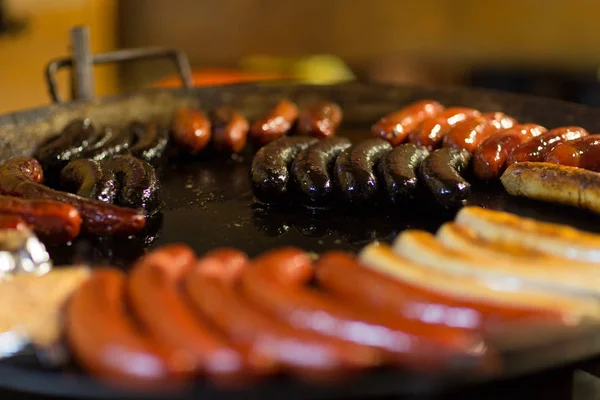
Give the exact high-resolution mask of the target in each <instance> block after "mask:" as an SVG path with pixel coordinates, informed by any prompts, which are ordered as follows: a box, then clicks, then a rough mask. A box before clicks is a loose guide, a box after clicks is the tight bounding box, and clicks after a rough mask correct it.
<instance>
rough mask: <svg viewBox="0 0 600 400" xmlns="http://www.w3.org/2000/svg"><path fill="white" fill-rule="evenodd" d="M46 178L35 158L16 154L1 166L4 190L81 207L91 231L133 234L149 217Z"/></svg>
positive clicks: (0, 180) (84, 222) (86, 227)
mask: <svg viewBox="0 0 600 400" xmlns="http://www.w3.org/2000/svg"><path fill="white" fill-rule="evenodd" d="M43 179H44V174H43V172H42V167H41V165H40V164H39V163H38V162H37V161H36V160H35V159H33V158H31V157H14V158H12V159H10V160H8V161H7V162H5V163H4V164H3V165H2V166H1V167H0V193H1V194H6V195H10V196H16V197H23V198H27V199H43V200H55V201H59V202H63V203H67V204H70V205H72V206H73V207H75V208H76V209H77V210H78V211H79V214H80V215H81V219H82V228H83V229H84V230H85V231H86V232H88V233H91V234H96V235H101V236H103V235H117V234H123V235H131V234H135V233H137V232H139V231H140V230H142V229H143V228H144V225H145V223H146V217H145V216H144V215H143V214H142V213H140V212H139V211H137V210H132V209H129V208H124V207H117V206H114V205H112V204H106V203H103V202H101V201H98V200H92V199H86V198H84V197H80V196H76V195H73V194H70V193H66V192H60V191H58V190H53V189H50V188H49V187H47V186H44V185H42V184H41V182H42V181H43Z"/></svg>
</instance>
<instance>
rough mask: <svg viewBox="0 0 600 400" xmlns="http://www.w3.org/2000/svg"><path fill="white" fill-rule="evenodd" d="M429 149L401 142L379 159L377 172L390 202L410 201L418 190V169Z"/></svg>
mask: <svg viewBox="0 0 600 400" xmlns="http://www.w3.org/2000/svg"><path fill="white" fill-rule="evenodd" d="M428 155H429V151H427V149H426V148H425V147H423V146H417V145H416V144H410V143H406V144H401V145H400V146H398V147H396V148H394V149H393V150H392V151H390V152H389V153H387V154H386V155H385V156H383V157H382V158H381V160H379V163H378V164H377V172H378V175H379V179H380V180H381V182H383V184H384V185H385V186H384V190H385V194H386V197H387V199H388V200H389V201H390V202H391V203H392V204H402V203H406V202H408V201H412V200H414V199H415V198H416V197H417V193H418V191H419V182H418V181H419V179H418V177H417V173H418V169H419V166H420V165H421V163H422V162H423V160H424V159H425V157H427V156H428Z"/></svg>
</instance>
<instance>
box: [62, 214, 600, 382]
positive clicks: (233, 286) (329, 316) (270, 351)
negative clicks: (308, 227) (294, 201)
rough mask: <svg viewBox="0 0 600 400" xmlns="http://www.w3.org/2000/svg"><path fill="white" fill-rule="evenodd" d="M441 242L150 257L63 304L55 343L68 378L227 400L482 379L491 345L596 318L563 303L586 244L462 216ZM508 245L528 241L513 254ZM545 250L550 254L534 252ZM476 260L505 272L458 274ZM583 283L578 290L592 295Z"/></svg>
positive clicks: (100, 273)
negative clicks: (462, 371)
mask: <svg viewBox="0 0 600 400" xmlns="http://www.w3.org/2000/svg"><path fill="white" fill-rule="evenodd" d="M472 226H473V227H474V229H475V231H472V230H471V229H473V228H472ZM450 228H452V232H459V233H458V234H456V233H455V234H454V235H449V234H445V235H443V237H442V236H441V235H440V234H438V235H437V237H433V236H431V235H429V236H427V235H425V236H424V233H421V232H419V231H407V232H408V233H407V234H406V235H404V236H402V235H401V236H400V238H399V239H398V240H397V242H396V244H395V245H394V249H393V250H392V249H391V248H389V247H388V246H386V245H369V246H367V247H366V248H364V249H363V250H362V251H361V253H360V254H359V256H358V258H356V257H354V256H353V255H351V254H348V253H344V252H329V253H325V254H323V255H321V256H320V257H319V258H318V259H317V260H316V261H313V259H312V258H311V257H310V256H309V255H308V254H307V253H305V252H303V251H302V250H299V249H296V248H281V249H276V250H271V251H268V252H266V253H263V254H261V255H259V256H257V257H256V258H254V259H249V258H248V256H247V255H246V254H244V253H243V252H240V251H238V250H234V249H228V248H227V249H226V248H223V249H216V250H213V251H211V252H209V253H207V254H205V255H203V256H202V257H200V258H199V259H198V258H197V256H196V254H194V252H193V251H192V250H191V249H190V248H188V247H187V246H184V245H177V244H173V245H168V246H164V247H161V248H158V249H156V250H154V251H152V252H151V253H149V254H147V255H145V256H144V257H143V258H141V259H140V260H139V261H138V262H137V263H136V264H135V265H134V267H133V268H132V270H131V272H130V273H129V274H127V275H126V274H124V273H123V272H121V271H119V270H117V269H113V268H96V269H94V272H93V274H92V276H91V278H89V279H88V280H87V281H86V282H85V283H83V284H82V285H81V286H80V287H79V288H78V289H77V290H76V291H75V292H74V294H73V295H72V297H71V299H70V301H69V302H68V304H67V307H66V319H65V320H66V325H65V333H66V339H67V342H68V345H69V347H70V349H71V352H72V354H73V356H74V358H75V360H76V361H77V362H78V364H79V365H80V366H81V367H83V368H84V369H85V370H87V371H89V372H90V373H91V374H92V375H94V376H95V377H98V378H101V379H104V380H106V381H107V382H110V383H114V384H118V385H138V386H147V385H156V386H161V387H164V386H165V385H168V384H171V383H173V384H177V383H182V382H185V381H187V380H188V378H192V377H196V376H203V377H206V378H208V379H210V380H211V381H212V382H214V383H216V384H220V385H225V386H235V385H239V384H240V383H242V382H249V381H253V380H256V379H259V378H264V377H268V376H273V375H275V374H280V373H289V374H292V375H294V376H297V377H300V378H302V379H309V380H321V381H322V380H330V379H336V378H339V377H347V376H351V375H352V374H355V373H357V372H359V371H364V370H367V369H371V368H374V367H378V366H383V365H388V366H398V367H403V368H408V369H411V370H413V371H421V372H441V371H446V372H448V371H450V370H452V371H453V372H457V371H456V369H457V368H467V369H469V370H470V371H471V372H472V373H486V372H492V371H496V370H497V368H498V367H500V364H499V363H500V358H499V357H498V356H499V354H498V351H500V350H504V349H500V348H493V347H494V346H490V345H489V343H491V342H493V343H500V342H497V341H495V339H496V338H499V337H502V335H505V334H510V333H511V332H514V329H516V328H517V327H519V328H521V327H522V328H527V327H529V329H534V327H538V328H539V327H542V328H541V329H547V328H549V327H551V328H553V329H559V328H568V327H569V326H571V327H572V326H574V325H576V324H577V323H578V322H582V321H583V320H584V319H587V318H592V319H594V320H595V319H597V318H598V316H599V315H600V305H599V303H598V302H597V301H595V300H587V299H586V298H577V297H571V296H570V295H568V294H567V293H568V292H567V291H566V290H565V289H564V288H565V287H569V288H570V289H571V290H573V289H574V288H575V286H576V285H579V286H577V287H581V285H585V284H584V283H583V282H585V280H586V278H587V279H589V278H590V277H592V278H593V275H592V274H591V272H592V269H591V267H590V266H589V264H590V263H593V262H595V263H597V262H598V261H600V260H598V259H597V257H596V259H594V260H589V259H585V257H584V253H585V250H581V251H579V252H573V251H570V250H569V249H570V247H571V245H572V243H575V244H577V243H579V246H580V248H582V247H585V246H587V247H588V249H587V250H588V253H589V248H590V247H594V246H598V245H599V244H600V239H599V238H598V236H595V235H590V234H586V233H583V232H579V231H574V230H572V229H571V228H567V227H563V226H556V225H545V224H540V223H537V222H534V221H531V220H524V219H520V218H518V217H516V216H514V215H510V214H505V213H501V212H494V211H490V210H484V209H479V208H472V207H468V208H464V209H463V211H461V213H460V214H459V216H458V217H457V219H456V221H455V223H453V224H451V225H450ZM448 229H449V228H448ZM448 229H446V231H448ZM506 231H513V232H512V233H513V236H515V237H507V240H508V241H509V242H510V243H508V245H509V246H508V247H507V244H506V243H505V244H504V247H502V246H498V245H496V244H495V243H496V242H502V239H501V238H502V237H504V236H503V235H504V233H506ZM523 236H526V237H532V239H530V240H528V241H525V242H523V243H521V242H520V238H521V237H523ZM535 236H537V237H538V240H533V237H535ZM540 236H541V239H539V237H540ZM581 238H584V239H586V240H585V241H584V242H585V245H583V246H582V245H581V242H582V240H581ZM551 242H553V243H554V248H553V250H552V251H553V252H554V253H553V254H554V255H548V254H545V253H544V254H542V253H541V252H540V251H541V250H540V248H541V247H543V246H545V245H547V244H548V243H551ZM557 243H558V244H560V245H557ZM467 245H470V246H471V247H474V248H476V249H479V250H478V253H476V256H475V257H473V256H468V254H469V252H468V251H467V250H466V249H465V248H463V249H462V250H461V248H459V246H463V247H464V246H467ZM536 246H537V247H536ZM511 247H512V248H513V249H521V250H522V252H521V253H518V252H517V253H515V252H509V251H507V249H508V248H511ZM448 248H454V250H447V249H448ZM594 248H597V247H594ZM415 249H417V250H418V251H414V250H415ZM444 249H446V250H444ZM528 249H529V250H528ZM485 251H487V252H494V254H495V255H494V257H496V258H498V257H499V258H500V259H502V257H504V258H506V257H508V258H511V257H512V259H513V261H514V259H520V261H519V262H518V263H516V264H515V267H514V268H512V267H510V268H509V269H508V270H505V271H503V270H500V271H495V270H494V268H497V267H499V266H501V265H504V264H506V263H504V264H503V263H502V262H498V261H496V262H493V263H491V264H490V265H489V266H488V267H487V268H485V269H483V270H482V271H480V270H477V269H476V268H475V267H473V268H474V269H470V268H471V266H474V265H479V264H482V265H485V263H486V262H489V261H490V259H491V258H490V256H489V255H488V257H487V258H485V257H484V256H483V255H482V254H483V253H484V252H485ZM559 252H563V253H561V254H562V256H565V255H568V256H569V257H572V256H573V254H575V255H576V256H579V258H580V260H579V261H573V260H572V263H571V264H572V265H571V266H570V267H569V269H570V272H571V273H572V274H573V275H576V276H579V278H578V279H573V278H571V279H568V280H567V281H565V282H562V283H561V279H564V276H565V274H566V271H567V268H566V267H564V265H565V264H564V259H562V260H561V259H559V258H556V257H560V256H561V255H560V254H557V253H559ZM436 254H437V255H438V256H439V257H438V259H443V262H442V263H438V262H436V261H435V258H434V257H435V256H436ZM440 254H441V256H440ZM555 256H556V257H555ZM457 257H458V258H463V259H464V260H466V261H468V262H466V263H464V264H465V265H466V266H465V267H464V268H465V269H467V271H466V270H457V267H456V266H455V265H456V264H459V263H458V262H455V261H453V260H454V258H457ZM465 257H466V258H465ZM477 257H479V258H477ZM492 259H493V258H492ZM464 260H463V261H464ZM482 260H483V261H482ZM504 261H505V260H504ZM540 262H541V263H542V264H541V265H539V268H538V269H535V268H529V269H527V268H525V270H526V271H521V270H522V269H523V268H521V267H523V265H525V264H527V263H531V264H530V267H532V266H533V265H536V264H535V263H538V264H539V263H540ZM560 262H563V264H562V265H563V266H562V267H558V265H560ZM544 263H546V264H548V265H549V264H551V265H553V266H555V267H556V268H554V267H553V268H552V271H555V275H554V276H551V277H548V276H547V275H548V274H543V273H540V269H543V268H544ZM528 265H529V264H528ZM594 266H597V264H594ZM482 268H483V267H482ZM578 274H579V275H578ZM490 277H495V278H497V279H496V280H495V281H494V282H496V283H497V282H501V281H502V279H501V278H502V277H508V278H515V277H516V278H517V280H518V283H519V284H520V285H519V287H518V289H517V293H515V292H514V290H515V286H514V282H513V285H512V286H510V287H508V286H502V285H499V284H494V285H490V282H492V281H491V280H490V279H489V278H490ZM485 278H487V279H485ZM596 280H597V278H593V279H592V280H591V281H590V283H588V284H587V285H586V286H585V287H586V288H587V289H588V290H590V291H593V290H595V292H597V291H598V289H597V287H596V289H592V287H593V284H594V283H595V281H596ZM513 281H514V279H513ZM521 281H523V282H521ZM314 282H316V284H317V285H318V288H315V287H314ZM540 282H541V284H540ZM548 282H552V283H553V284H554V285H555V286H554V287H552V289H551V290H549V289H547V287H546V286H544V285H543V284H545V283H548ZM521 283H523V284H522V285H521ZM569 285H570V286H569ZM556 288H558V289H556ZM125 310H127V312H126V311H125ZM115 351H116V352H117V353H115ZM458 366H462V367H458ZM471 368H472V369H471Z"/></svg>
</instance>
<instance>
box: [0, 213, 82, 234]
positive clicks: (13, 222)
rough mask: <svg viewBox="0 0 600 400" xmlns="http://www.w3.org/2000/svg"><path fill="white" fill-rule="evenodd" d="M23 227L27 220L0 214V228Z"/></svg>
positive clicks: (13, 228)
mask: <svg viewBox="0 0 600 400" xmlns="http://www.w3.org/2000/svg"><path fill="white" fill-rule="evenodd" d="M76 211H77V210H76ZM24 229H27V222H25V220H24V219H23V218H21V217H20V216H18V215H12V214H0V230H10V231H13V230H14V231H22V230H24Z"/></svg>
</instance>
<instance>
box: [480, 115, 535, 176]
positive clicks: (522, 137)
mask: <svg viewBox="0 0 600 400" xmlns="http://www.w3.org/2000/svg"><path fill="white" fill-rule="evenodd" d="M544 132H546V128H544V127H543V126H540V125H536V124H522V125H516V126H514V127H512V128H509V129H506V130H503V131H500V132H498V133H496V134H494V135H492V136H490V137H488V138H487V139H486V140H484V141H483V143H481V145H479V147H478V148H477V149H476V150H475V152H474V153H473V169H474V171H475V175H477V176H478V177H479V178H481V179H494V178H498V177H500V175H502V172H504V170H505V169H506V167H507V165H506V163H507V161H508V156H509V155H510V153H511V152H512V151H513V150H514V149H515V148H516V147H517V146H518V145H520V144H521V143H524V142H525V141H527V140H529V139H531V138H534V137H537V136H540V135H541V134H543V133H544Z"/></svg>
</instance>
